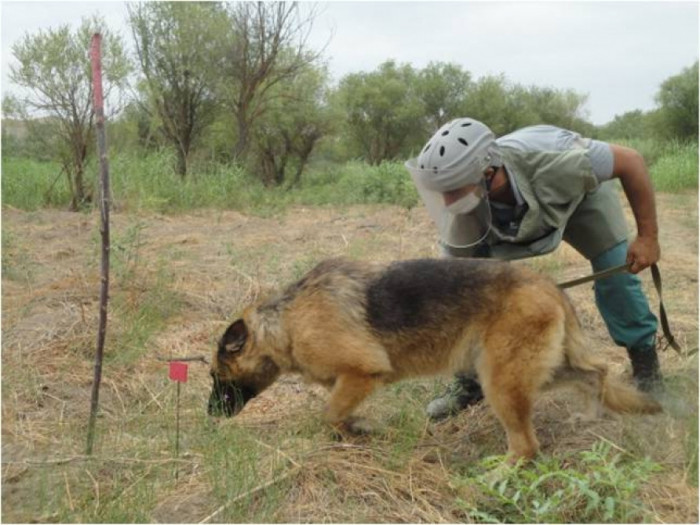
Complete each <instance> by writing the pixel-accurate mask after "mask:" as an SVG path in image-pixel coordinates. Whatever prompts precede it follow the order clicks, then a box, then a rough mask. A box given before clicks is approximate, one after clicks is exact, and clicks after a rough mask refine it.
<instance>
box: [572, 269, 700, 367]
mask: <svg viewBox="0 0 700 525" xmlns="http://www.w3.org/2000/svg"><path fill="white" fill-rule="evenodd" d="M628 270H629V265H628V264H621V265H619V266H613V267H612V268H608V269H606V270H603V271H601V272H596V273H594V274H592V275H587V276H586V277H580V278H578V279H573V280H571V281H566V282H563V283H560V284H559V288H562V289H566V288H571V287H572V286H578V285H579V284H583V283H587V282H589V281H597V280H598V279H605V278H606V277H610V276H612V275H616V274H618V273H623V272H626V271H628ZM651 277H652V279H653V281H654V286H655V287H656V293H657V294H658V295H659V319H660V321H661V329H662V331H663V333H664V337H665V338H666V340H667V341H668V345H669V346H670V347H671V348H673V349H674V350H675V351H676V352H678V354H681V347H680V345H679V344H678V343H677V342H676V338H675V337H673V334H671V327H670V326H669V324H668V316H667V315H666V308H664V300H663V296H662V286H661V272H660V271H659V267H658V266H657V265H656V264H652V265H651ZM695 352H697V349H695V350H693V351H692V352H689V353H688V354H687V355H688V356H690V355H693V354H694V353H695Z"/></svg>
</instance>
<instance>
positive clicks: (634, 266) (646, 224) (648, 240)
mask: <svg viewBox="0 0 700 525" xmlns="http://www.w3.org/2000/svg"><path fill="white" fill-rule="evenodd" d="M610 149H611V150H612V152H613V177H617V178H619V179H620V182H622V188H623V189H624V191H625V195H627V200H628V201H629V203H630V207H631V208H632V213H634V219H635V221H636V222H637V238H636V239H635V240H634V241H633V242H632V244H630V246H629V249H628V251H627V263H628V264H631V268H630V271H631V272H632V273H638V272H640V271H642V270H643V269H645V268H647V267H649V266H650V265H652V264H654V263H656V262H657V261H658V260H659V258H660V257H661V249H660V247H659V226H658V224H657V221H656V203H655V199H654V188H653V186H652V184H651V178H650V177H649V172H648V171H647V167H646V164H645V162H644V158H643V157H642V156H641V155H640V154H639V153H638V152H637V151H636V150H634V149H631V148H627V147H624V146H619V145H617V144H610Z"/></svg>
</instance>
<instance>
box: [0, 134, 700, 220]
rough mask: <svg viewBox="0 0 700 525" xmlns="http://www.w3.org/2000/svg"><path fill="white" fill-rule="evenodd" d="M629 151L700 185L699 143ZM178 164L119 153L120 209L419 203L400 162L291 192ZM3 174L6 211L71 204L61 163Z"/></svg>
mask: <svg viewBox="0 0 700 525" xmlns="http://www.w3.org/2000/svg"><path fill="white" fill-rule="evenodd" d="M627 145H629V146H631V147H634V148H635V149H637V150H639V151H640V152H641V153H642V154H643V155H644V157H645V159H646V160H647V164H648V165H649V166H650V172H651V176H652V179H653V182H654V185H655V187H656V189H657V191H664V192H682V191H684V190H688V189H696V188H697V187H698V145H697V143H681V142H666V143H664V142H658V141H651V140H645V141H627ZM174 165H175V162H174V158H173V155H172V154H171V153H169V152H167V151H161V152H155V153H149V154H147V155H141V156H139V155H137V154H135V153H132V152H129V153H118V154H116V155H113V156H112V158H111V159H110V174H111V180H112V196H113V199H114V203H115V206H116V208H117V209H118V210H133V211H155V212H159V213H179V212H183V211H186V210H192V209H197V208H219V209H233V210H239V211H241V212H244V213H254V214H260V215H269V214H273V213H276V212H278V211H282V210H284V209H285V208H287V207H288V206H290V205H307V206H324V205H325V206H339V205H352V204H378V203H385V204H395V205H399V206H403V207H406V208H411V207H413V206H416V205H418V203H419V198H418V194H417V192H416V189H415V187H414V186H413V183H412V182H411V179H410V177H409V175H408V173H407V172H406V170H405V168H404V167H403V165H402V163H401V162H385V163H382V164H381V165H379V166H369V165H367V164H365V163H363V162H359V161H350V162H346V163H344V164H329V163H316V164H314V165H312V166H311V167H310V168H309V170H308V172H307V173H305V174H304V177H303V179H302V183H301V184H300V185H299V186H296V187H293V188H290V187H279V188H266V187H265V186H263V184H262V183H261V182H260V180H258V179H256V178H255V177H254V176H252V175H251V174H249V173H247V172H246V171H245V170H244V169H243V168H241V167H239V166H237V165H233V164H220V163H215V162H208V163H206V164H199V165H195V166H193V167H192V169H191V170H190V172H189V173H188V175H187V176H186V177H184V178H182V177H180V176H178V175H177V174H176V173H175V172H174V170H173V166H174ZM2 172H3V173H2V175H3V177H2V200H3V203H4V204H6V205H10V206H14V207H16V208H21V209H25V210H35V209H38V208H41V207H65V206H67V205H68V203H69V202H70V193H69V189H68V184H67V179H66V177H65V176H64V175H61V170H60V166H59V165H58V164H57V163H51V162H40V161H35V160H31V159H26V158H16V157H12V156H6V157H3V159H2ZM96 173H97V166H96V164H94V163H92V164H90V165H89V166H88V176H89V177H91V182H90V184H92V185H93V186H94V185H95V184H96ZM93 194H94V195H96V194H97V192H96V191H93Z"/></svg>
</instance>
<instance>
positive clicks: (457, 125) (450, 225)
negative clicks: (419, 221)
mask: <svg viewBox="0 0 700 525" xmlns="http://www.w3.org/2000/svg"><path fill="white" fill-rule="evenodd" d="M498 165H500V158H499V156H498V150H497V147H496V144H495V136H494V135H493V133H492V132H491V130H490V129H489V128H487V127H486V126H485V125H483V124H482V123H480V122H478V121H476V120H473V119H466V118H465V119H457V120H453V121H452V122H450V123H448V124H446V125H445V126H443V127H442V128H440V129H439V130H438V132H437V133H436V134H435V135H434V136H433V137H432V138H431V139H430V140H429V141H428V144H427V145H426V146H425V147H424V148H423V151H422V152H421V154H420V155H419V156H418V157H417V158H415V159H411V160H409V161H408V162H406V164H405V166H406V169H407V170H408V172H409V173H410V174H411V178H412V179H413V182H414V183H415V185H416V188H417V190H418V194H419V195H420V197H421V199H422V200H423V203H424V204H425V206H426V208H427V210H428V213H429V215H430V217H431V219H432V220H433V222H434V223H435V225H436V227H437V229H438V233H439V235H440V238H441V240H442V242H443V243H445V244H446V245H448V246H450V247H453V248H470V247H473V246H476V245H478V244H479V243H480V242H482V241H483V240H484V239H485V238H486V237H487V235H488V233H489V231H490V229H491V208H490V206H489V201H488V192H487V188H486V181H485V179H484V171H486V170H487V169H488V168H489V167H490V166H498ZM457 189H463V190H464V191H463V195H461V196H460V197H459V198H458V199H456V200H454V201H452V202H450V203H449V204H446V203H445V197H444V194H445V193H446V192H453V191H454V190H457ZM460 193H462V192H460Z"/></svg>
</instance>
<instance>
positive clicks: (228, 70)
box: [222, 2, 320, 159]
mask: <svg viewBox="0 0 700 525" xmlns="http://www.w3.org/2000/svg"><path fill="white" fill-rule="evenodd" d="M227 12H228V19H229V24H230V26H231V30H230V32H229V39H228V44H227V49H226V52H227V53H226V54H227V57H226V58H227V63H226V66H225V68H224V69H223V73H224V83H223V85H222V88H223V92H224V93H225V95H224V96H225V100H226V101H227V105H228V107H229V109H230V111H231V112H232V113H233V117H234V119H235V121H236V128H237V131H238V138H237V141H236V144H235V146H234V149H233V153H234V156H235V157H236V158H241V159H242V158H244V157H245V154H246V152H247V150H248V146H249V142H250V136H251V132H252V128H253V126H254V123H255V121H256V120H257V119H258V118H259V117H261V116H262V115H263V114H264V113H265V111H266V110H267V108H268V105H269V102H270V100H271V98H273V97H274V96H276V95H277V93H276V92H275V90H274V89H273V88H274V86H276V85H277V84H280V83H282V82H287V81H291V80H293V79H294V78H295V77H296V76H297V75H298V74H299V73H300V72H301V71H304V69H305V68H306V67H307V66H308V65H312V64H313V63H315V62H316V61H317V60H318V58H319V56H320V55H319V53H316V52H313V51H311V50H309V48H308V46H307V39H308V35H309V32H310V31H311V27H312V25H313V21H314V18H315V13H314V11H313V10H311V11H310V12H309V13H308V14H303V13H302V12H301V11H300V10H299V6H298V4H297V3H295V2H294V3H287V2H255V3H253V2H231V3H229V4H227Z"/></svg>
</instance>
